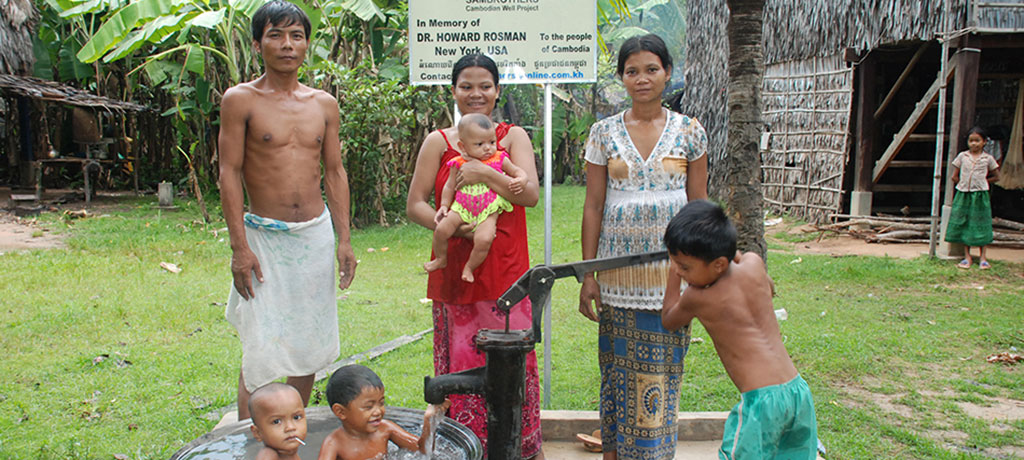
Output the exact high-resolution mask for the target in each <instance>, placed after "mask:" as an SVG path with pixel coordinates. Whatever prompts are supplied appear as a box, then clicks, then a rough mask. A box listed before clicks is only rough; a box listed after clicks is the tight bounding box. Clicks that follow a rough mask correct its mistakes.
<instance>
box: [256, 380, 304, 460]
mask: <svg viewBox="0 0 1024 460" xmlns="http://www.w3.org/2000/svg"><path fill="white" fill-rule="evenodd" d="M249 413H250V414H251V415H252V426H251V427H250V429H251V430H252V436H253V437H254V438H256V440H257V441H262V442H263V448H262V449H260V451H259V453H258V454H257V455H256V460H298V459H299V453H298V451H299V446H304V445H306V443H305V442H304V441H303V439H305V438H306V410H305V409H304V408H303V405H302V397H301V396H299V391H298V390H296V389H295V387H293V386H291V385H288V384H286V383H279V382H272V383H268V384H266V385H263V386H261V387H259V388H257V389H256V391H254V392H252V395H251V396H249Z"/></svg>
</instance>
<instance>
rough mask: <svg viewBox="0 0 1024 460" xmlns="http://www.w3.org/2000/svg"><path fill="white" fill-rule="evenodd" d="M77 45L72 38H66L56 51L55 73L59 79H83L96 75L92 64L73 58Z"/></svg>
mask: <svg viewBox="0 0 1024 460" xmlns="http://www.w3.org/2000/svg"><path fill="white" fill-rule="evenodd" d="M77 47H78V44H77V43H76V42H75V41H74V40H67V41H65V42H64V44H63V46H61V49H60V51H59V52H58V53H57V56H58V57H59V59H58V62H57V74H58V76H59V77H60V79H61V80H84V79H86V78H92V77H95V76H96V75H95V73H96V71H95V69H93V68H92V66H90V65H89V64H85V63H82V61H79V60H78V59H75V52H76V50H77Z"/></svg>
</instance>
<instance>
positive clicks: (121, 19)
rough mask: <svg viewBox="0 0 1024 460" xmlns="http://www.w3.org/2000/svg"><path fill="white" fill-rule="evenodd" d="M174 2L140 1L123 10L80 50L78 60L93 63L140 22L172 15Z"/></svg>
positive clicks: (168, 0)
mask: <svg viewBox="0 0 1024 460" xmlns="http://www.w3.org/2000/svg"><path fill="white" fill-rule="evenodd" d="M174 7H175V5H174V0H140V1H137V2H131V3H129V4H128V5H127V6H125V7H124V8H121V9H120V10H118V11H117V12H115V13H114V14H112V15H110V17H109V18H108V19H107V20H106V22H104V23H103V25H102V26H100V28H99V29H98V30H97V31H96V33H95V34H93V36H92V38H90V39H89V41H88V42H87V43H86V44H85V45H83V46H82V49H80V50H78V54H77V55H76V56H77V57H78V59H79V60H80V61H82V62H85V63H90V62H93V61H95V60H97V59H99V58H100V57H102V56H103V55H104V54H106V53H107V51H110V49H111V48H113V47H115V46H117V44H118V43H120V42H121V40H123V39H124V38H125V37H127V36H128V33H129V32H131V31H132V30H134V29H135V27H136V26H138V25H139V23H140V22H142V21H144V20H147V19H151V18H155V17H159V16H163V15H166V14H170V13H172V12H173V11H174Z"/></svg>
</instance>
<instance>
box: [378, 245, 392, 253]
mask: <svg viewBox="0 0 1024 460" xmlns="http://www.w3.org/2000/svg"><path fill="white" fill-rule="evenodd" d="M388 249H391V248H389V247H387V246H384V247H383V248H380V252H388Z"/></svg>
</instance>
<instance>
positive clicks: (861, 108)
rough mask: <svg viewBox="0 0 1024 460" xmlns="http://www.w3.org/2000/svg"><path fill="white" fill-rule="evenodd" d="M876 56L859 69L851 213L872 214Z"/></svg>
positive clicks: (863, 63)
mask: <svg viewBox="0 0 1024 460" xmlns="http://www.w3.org/2000/svg"><path fill="white" fill-rule="evenodd" d="M877 74H878V59H877V56H872V55H871V54H868V55H867V56H866V57H865V58H864V59H863V60H862V61H861V63H860V65H858V66H857V127H856V134H855V136H856V147H855V149H854V152H856V153H855V156H854V169H853V171H854V173H853V174H854V176H853V177H854V185H853V195H851V200H850V214H853V215H871V190H872V185H873V182H872V180H871V172H872V170H873V168H874V166H875V159H874V151H875V148H874V146H875V135H876V131H877V130H876V129H875V128H876V122H875V116H874V114H875V111H876V110H877V108H878V102H877V97H876V96H877V90H878V85H877Z"/></svg>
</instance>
